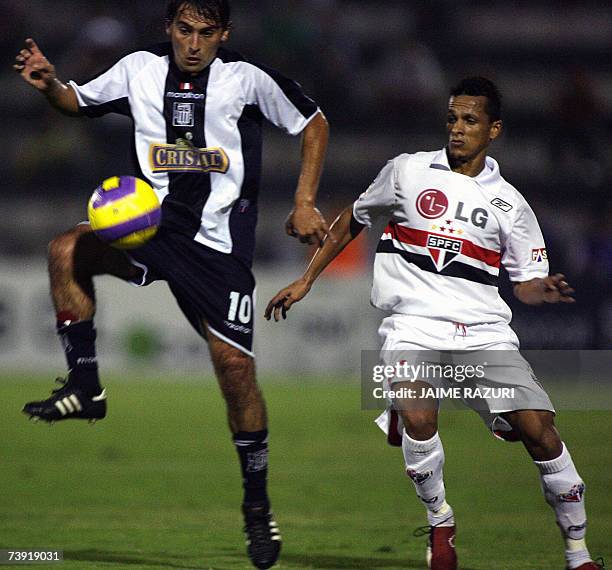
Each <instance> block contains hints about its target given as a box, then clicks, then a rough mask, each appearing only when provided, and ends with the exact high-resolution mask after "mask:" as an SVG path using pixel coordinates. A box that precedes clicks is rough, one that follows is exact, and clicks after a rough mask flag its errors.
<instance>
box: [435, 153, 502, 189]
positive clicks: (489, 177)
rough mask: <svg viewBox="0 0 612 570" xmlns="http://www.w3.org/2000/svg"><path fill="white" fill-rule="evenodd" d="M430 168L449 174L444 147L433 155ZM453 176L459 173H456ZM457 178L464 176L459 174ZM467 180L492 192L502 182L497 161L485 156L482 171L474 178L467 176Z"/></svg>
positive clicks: (449, 169)
mask: <svg viewBox="0 0 612 570" xmlns="http://www.w3.org/2000/svg"><path fill="white" fill-rule="evenodd" d="M430 167H431V168H436V169H438V170H448V171H449V172H451V167H450V164H449V162H448V156H447V154H446V147H444V148H443V149H442V150H439V151H438V152H437V153H436V154H435V155H434V157H433V160H432V161H431V163H430ZM455 174H459V173H458V172H456V173H455ZM459 176H465V175H464V174H459ZM468 178H471V179H472V180H474V182H477V183H478V184H479V185H480V186H482V187H483V188H485V189H487V190H492V189H494V188H496V187H498V186H499V185H500V184H501V182H502V177H501V174H500V172H499V164H497V161H496V160H495V159H494V158H492V157H490V156H487V157H486V158H485V167H484V168H483V169H482V171H481V172H480V174H479V175H478V176H474V177H471V176H468Z"/></svg>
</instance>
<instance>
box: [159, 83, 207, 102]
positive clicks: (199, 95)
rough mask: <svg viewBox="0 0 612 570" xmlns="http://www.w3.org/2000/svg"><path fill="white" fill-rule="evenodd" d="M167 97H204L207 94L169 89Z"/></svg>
mask: <svg viewBox="0 0 612 570" xmlns="http://www.w3.org/2000/svg"><path fill="white" fill-rule="evenodd" d="M185 85H190V84H189V83H185ZM166 97H169V98H170V99H204V98H205V97H206V95H204V93H191V92H188V93H177V92H176V91H167V92H166Z"/></svg>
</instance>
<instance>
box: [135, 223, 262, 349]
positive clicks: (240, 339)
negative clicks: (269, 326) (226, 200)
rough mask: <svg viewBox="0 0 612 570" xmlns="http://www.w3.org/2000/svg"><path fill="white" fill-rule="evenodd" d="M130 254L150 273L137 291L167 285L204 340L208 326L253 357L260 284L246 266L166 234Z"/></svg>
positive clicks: (171, 234) (163, 232) (185, 239)
mask: <svg viewBox="0 0 612 570" xmlns="http://www.w3.org/2000/svg"><path fill="white" fill-rule="evenodd" d="M127 253H128V255H129V257H130V259H131V261H132V263H134V265H137V266H139V267H142V268H143V269H144V270H145V274H144V276H143V279H142V281H141V282H139V283H134V284H135V285H141V286H145V285H148V284H149V283H153V282H154V281H158V280H163V281H167V282H168V286H169V287H170V290H171V291H172V294H173V295H174V297H175V299H176V300H177V302H178V305H179V307H180V308H181V311H183V314H184V315H185V316H186V317H187V319H188V320H189V322H190V323H191V325H192V326H193V327H194V328H195V329H196V331H198V333H199V334H200V335H201V336H203V337H205V334H204V331H203V326H204V325H203V323H204V322H205V323H206V325H207V327H208V330H209V331H210V332H211V333H213V334H214V335H215V336H217V337H219V338H220V339H221V340H224V341H225V342H227V343H229V344H231V345H232V346H235V347H236V348H238V349H240V350H241V351H242V352H245V353H247V354H249V355H251V356H253V308H254V303H253V301H254V299H253V292H254V290H255V279H254V277H253V273H252V272H251V270H250V269H249V268H248V267H247V266H246V265H245V264H244V263H242V262H241V261H239V260H238V259H237V258H236V257H234V256H232V255H230V254H226V253H221V252H219V251H216V250H214V249H211V248H210V247H207V246H205V245H202V244H200V243H198V242H196V241H194V240H193V239H192V238H190V237H188V236H184V235H182V234H179V233H176V232H172V231H168V230H164V229H160V231H159V232H158V233H157V235H156V236H155V237H154V238H153V239H152V240H151V241H149V242H147V243H146V244H145V245H143V246H142V247H139V248H137V249H133V250H130V251H128V252H127Z"/></svg>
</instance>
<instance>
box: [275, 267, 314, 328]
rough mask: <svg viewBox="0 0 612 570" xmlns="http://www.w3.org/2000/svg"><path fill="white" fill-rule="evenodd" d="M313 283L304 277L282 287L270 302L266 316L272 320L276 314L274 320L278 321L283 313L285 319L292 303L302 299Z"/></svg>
mask: <svg viewBox="0 0 612 570" xmlns="http://www.w3.org/2000/svg"><path fill="white" fill-rule="evenodd" d="M311 287H312V284H311V283H309V282H308V281H306V279H304V278H303V277H302V278H300V279H298V280H297V281H294V282H293V283H291V285H289V286H288V287H285V288H284V289H281V290H280V291H279V292H278V293H277V294H276V295H274V297H272V299H271V300H270V302H269V303H268V306H267V307H266V312H265V313H264V316H265V317H266V320H268V321H269V320H270V318H271V317H272V315H273V314H274V320H275V321H276V322H278V321H279V320H280V316H281V314H282V316H283V319H286V318H287V311H288V310H289V309H290V308H291V305H293V304H294V303H297V302H298V301H301V300H302V299H303V298H304V297H305V296H306V295H307V294H308V291H310V288H311Z"/></svg>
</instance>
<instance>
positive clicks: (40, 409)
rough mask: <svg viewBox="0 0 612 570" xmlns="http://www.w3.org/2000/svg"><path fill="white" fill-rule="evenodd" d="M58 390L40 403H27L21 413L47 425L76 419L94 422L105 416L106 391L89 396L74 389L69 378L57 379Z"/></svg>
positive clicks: (78, 389)
mask: <svg viewBox="0 0 612 570" xmlns="http://www.w3.org/2000/svg"><path fill="white" fill-rule="evenodd" d="M56 382H58V383H60V384H62V386H61V387H60V388H57V389H56V390H53V392H51V394H52V395H51V397H50V398H48V399H47V400H42V401H40V402H28V403H27V404H26V405H25V406H24V407H23V413H24V414H27V415H28V416H30V419H33V420H35V421H38V420H44V421H46V422H49V423H53V422H58V421H60V420H69V419H78V420H89V421H90V422H92V423H93V422H95V421H97V420H101V419H103V418H104V417H105V416H106V390H102V392H100V394H98V395H97V396H89V395H87V394H85V393H84V392H83V390H81V389H80V388H77V387H75V386H74V385H73V384H72V383H71V382H70V379H69V378H58V379H57V380H56Z"/></svg>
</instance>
